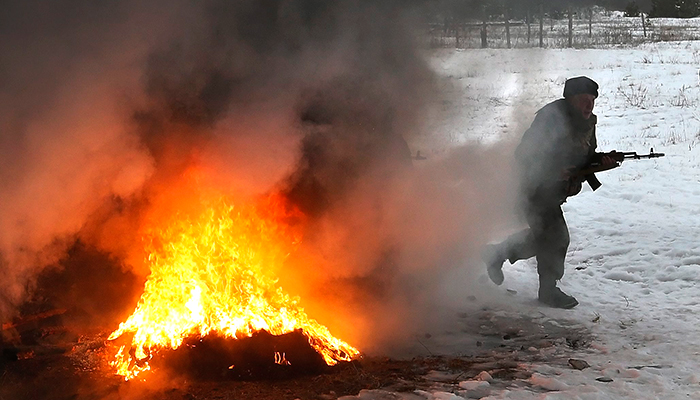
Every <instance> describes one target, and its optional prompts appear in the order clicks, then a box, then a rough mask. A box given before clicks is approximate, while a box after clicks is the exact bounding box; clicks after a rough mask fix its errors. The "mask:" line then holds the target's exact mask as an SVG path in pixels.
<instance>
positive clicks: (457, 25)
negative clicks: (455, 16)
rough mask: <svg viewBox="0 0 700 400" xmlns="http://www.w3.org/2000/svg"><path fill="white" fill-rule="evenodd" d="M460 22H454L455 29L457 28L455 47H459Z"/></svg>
mask: <svg viewBox="0 0 700 400" xmlns="http://www.w3.org/2000/svg"><path fill="white" fill-rule="evenodd" d="M459 25H460V24H459V22H456V23H455V24H454V29H455V48H456V49H458V48H459Z"/></svg>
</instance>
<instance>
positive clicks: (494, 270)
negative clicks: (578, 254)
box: [481, 244, 506, 285]
mask: <svg viewBox="0 0 700 400" xmlns="http://www.w3.org/2000/svg"><path fill="white" fill-rule="evenodd" d="M481 259H482V260H484V263H485V264H486V272H487V273H488V274H489V278H490V279H491V281H492V282H493V283H495V284H496V285H500V284H501V283H503V263H504V262H505V261H506V258H505V257H503V256H502V255H501V254H500V251H498V246H496V245H493V244H487V245H486V246H485V247H484V250H483V251H482V252H481Z"/></svg>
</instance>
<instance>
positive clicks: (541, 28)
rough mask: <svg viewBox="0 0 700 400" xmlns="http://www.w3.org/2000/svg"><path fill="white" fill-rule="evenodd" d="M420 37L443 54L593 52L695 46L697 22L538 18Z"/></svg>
mask: <svg viewBox="0 0 700 400" xmlns="http://www.w3.org/2000/svg"><path fill="white" fill-rule="evenodd" d="M642 21H643V22H642ZM570 22H571V23H570ZM540 35H541V39H540ZM426 37H427V39H428V40H429V45H430V46H431V47H444V48H484V47H489V48H510V47H512V48H524V47H546V48H564V47H574V48H594V47H604V46H610V45H637V44H641V43H645V42H658V41H677V40H700V19H698V18H692V19H677V18H642V17H634V18H633V17H621V16H619V17H614V18H605V17H591V18H572V19H571V20H569V19H563V20H556V19H550V18H547V17H544V18H542V23H540V21H539V19H538V18H536V19H533V22H531V23H529V24H528V23H527V22H525V21H507V22H506V21H489V22H476V21H474V22H462V23H454V22H452V23H442V24H431V25H429V26H428V32H427V35H426Z"/></svg>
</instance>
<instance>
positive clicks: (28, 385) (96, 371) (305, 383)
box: [0, 309, 591, 400]
mask: <svg viewBox="0 0 700 400" xmlns="http://www.w3.org/2000/svg"><path fill="white" fill-rule="evenodd" d="M43 321H44V323H42V324H37V326H36V327H33V328H31V329H29V328H24V330H22V332H20V334H19V336H20V337H15V339H14V340H13V344H11V345H10V344H8V341H7V340H5V341H4V344H2V343H0V347H2V359H1V360H0V400H24V399H27V400H29V399H46V400H64V399H95V400H97V399H100V400H101V399H107V400H131V399H154V400H160V399H163V400H165V399H168V400H180V399H183V400H194V399H201V400H211V399H226V400H234V399H235V400H237V399H241V400H243V399H246V400H248V399H260V400H268V399H269V400H272V399H275V400H280V399H281V400H286V399H289V400H294V399H301V400H305V399H319V400H328V399H336V398H337V397H340V396H344V395H357V394H358V393H359V392H360V391H361V390H363V389H384V390H388V391H392V392H412V391H414V390H416V389H422V390H430V389H431V388H432V389H435V388H436V387H437V388H438V389H440V390H442V391H451V390H454V389H455V388H456V387H457V386H456V385H457V384H458V383H459V382H460V381H463V380H467V379H473V378H474V377H476V376H477V375H479V373H481V372H482V371H487V372H488V373H489V374H490V375H491V376H492V377H493V379H494V380H493V381H492V382H491V383H492V386H493V387H496V388H497V387H499V386H500V387H506V386H509V385H512V384H513V383H517V384H519V385H526V384H527V383H526V380H527V379H528V378H529V377H530V375H531V372H529V371H528V369H527V368H524V367H523V365H527V363H532V362H542V363H548V364H557V365H559V366H562V367H565V366H566V364H567V359H568V356H569V353H571V352H572V351H573V350H580V349H585V348H586V347H587V346H588V344H589V343H590V341H591V336H590V334H589V333H588V332H587V331H585V330H583V329H582V328H580V327H572V326H570V327H566V326H565V325H563V324H562V323H561V322H562V321H550V320H547V319H538V318H534V317H529V316H524V315H520V314H517V313H505V314H504V313H502V312H492V311H489V310H483V309H482V310H481V311H479V312H478V313H474V314H469V315H467V314H463V315H459V316H458V317H457V321H458V322H461V325H458V326H457V329H455V331H453V332H447V333H445V335H447V336H448V339H447V342H448V343H449V342H450V341H451V339H449V336H450V335H459V336H460V337H462V338H465V337H466V338H467V340H466V341H464V343H465V344H464V345H461V347H460V349H459V351H454V350H449V351H445V352H442V354H443V355H437V353H438V352H439V346H438V343H439V338H438V336H439V335H433V336H432V337H431V336H430V335H426V336H422V337H421V338H420V339H417V340H419V341H420V344H421V346H423V347H425V350H426V352H427V353H430V350H429V349H432V350H433V353H434V354H435V355H432V353H431V354H428V355H426V356H420V357H413V358H410V359H397V358H389V357H379V356H371V357H370V356H364V357H360V358H358V359H356V360H354V361H352V362H341V363H339V364H337V365H335V366H327V365H325V363H324V362H323V360H322V359H321V357H320V356H319V355H318V354H317V353H316V352H315V351H314V350H313V349H312V348H311V346H309V345H308V341H307V340H306V338H305V337H304V336H303V335H302V334H301V333H300V332H292V333H290V334H287V335H282V336H277V337H273V336H271V335H269V334H267V333H264V332H262V333H258V334H256V335H254V336H253V337H251V338H248V339H239V340H232V339H225V338H221V337H216V336H212V337H207V338H205V339H191V340H189V341H187V342H186V343H185V345H183V346H182V347H180V348H179V349H178V350H176V351H172V350H170V351H166V352H163V354H162V355H160V354H159V355H156V356H154V357H153V359H152V360H151V365H152V366H153V367H154V368H153V371H149V372H147V373H144V374H143V377H144V379H145V381H142V380H140V379H135V380H131V381H128V382H127V381H124V380H123V378H121V377H118V376H115V375H114V372H113V370H112V369H111V367H110V366H109V365H108V364H107V358H108V357H107V353H108V351H109V347H108V345H107V344H106V338H107V337H106V336H107V333H101V334H92V335H82V336H81V335H78V334H76V333H75V332H73V331H72V330H71V328H67V327H65V326H64V325H62V324H60V319H56V318H55V317H51V318H46V319H45V320H43ZM47 321H55V322H56V323H53V324H52V323H48V322H47ZM7 334H8V332H7V330H4V335H5V337H7V336H8V335H7ZM537 349H551V350H552V351H544V352H540V351H534V350H537ZM276 352H277V353H279V354H284V359H285V360H287V362H286V363H283V364H285V365H280V364H277V363H275V362H274V357H272V355H273V354H274V353H276ZM407 354H408V353H407ZM445 354H447V355H445ZM435 371H438V373H437V374H436V373H435Z"/></svg>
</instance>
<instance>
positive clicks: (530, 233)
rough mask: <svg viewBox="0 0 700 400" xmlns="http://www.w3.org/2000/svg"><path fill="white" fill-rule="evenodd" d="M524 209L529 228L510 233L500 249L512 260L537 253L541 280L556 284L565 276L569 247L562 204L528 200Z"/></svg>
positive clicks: (545, 282)
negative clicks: (530, 202) (543, 203)
mask: <svg viewBox="0 0 700 400" xmlns="http://www.w3.org/2000/svg"><path fill="white" fill-rule="evenodd" d="M524 211H525V218H526V220H527V223H528V225H529V228H527V229H525V230H522V231H520V232H517V233H515V234H513V235H511V236H509V237H508V238H507V239H506V240H505V241H504V242H503V243H501V244H500V245H499V252H500V253H501V254H502V255H503V256H504V258H507V259H508V260H509V261H510V262H511V263H514V262H516V261H518V260H525V259H528V258H531V257H536V259H537V273H538V274H539V276H540V284H541V285H542V284H545V285H548V286H549V285H554V284H556V281H558V280H559V279H561V278H562V276H564V260H565V259H566V251H567V249H568V248H569V228H568V227H567V226H566V220H565V219H564V214H563V213H562V210H561V206H560V205H557V204H549V205H544V206H543V205H533V204H528V205H527V206H526V207H525V210H524Z"/></svg>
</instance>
